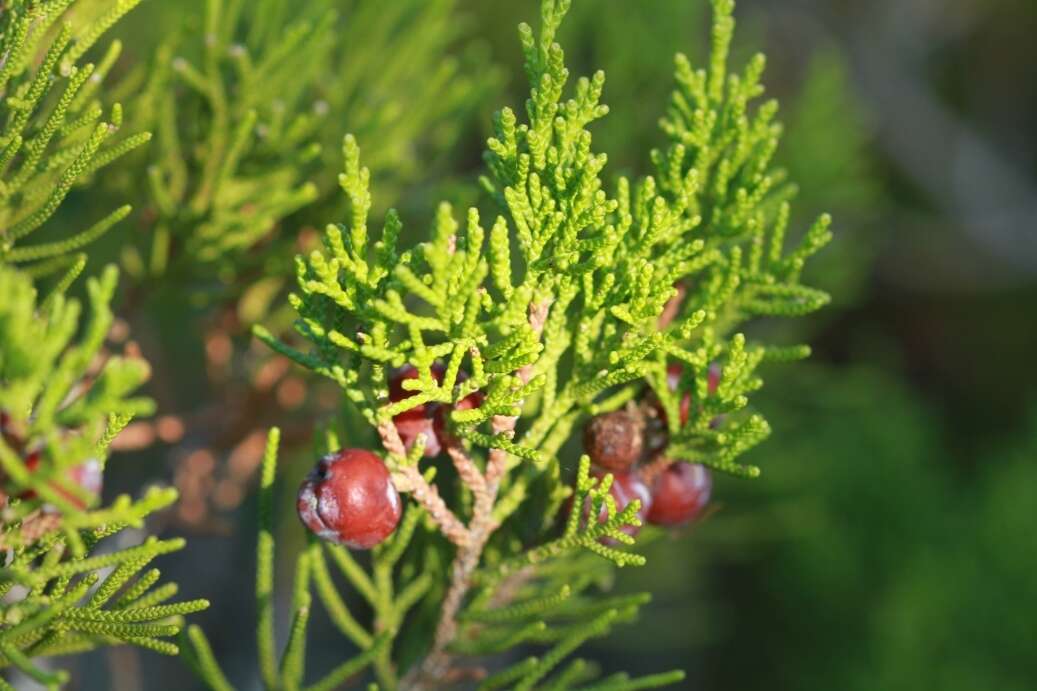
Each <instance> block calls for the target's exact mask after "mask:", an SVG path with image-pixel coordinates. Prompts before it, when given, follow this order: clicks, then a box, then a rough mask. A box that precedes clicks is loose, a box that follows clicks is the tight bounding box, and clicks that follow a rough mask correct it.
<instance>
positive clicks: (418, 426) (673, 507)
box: [297, 363, 720, 549]
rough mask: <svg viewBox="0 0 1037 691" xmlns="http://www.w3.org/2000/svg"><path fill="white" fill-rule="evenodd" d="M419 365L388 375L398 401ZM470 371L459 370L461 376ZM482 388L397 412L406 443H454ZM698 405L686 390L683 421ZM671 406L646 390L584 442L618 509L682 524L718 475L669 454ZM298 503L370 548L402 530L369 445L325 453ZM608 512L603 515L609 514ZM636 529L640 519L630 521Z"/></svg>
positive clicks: (327, 527) (326, 528) (331, 530)
mask: <svg viewBox="0 0 1037 691" xmlns="http://www.w3.org/2000/svg"><path fill="white" fill-rule="evenodd" d="M430 372H431V375H432V377H433V379H434V380H435V381H436V383H437V384H441V383H442V382H443V376H444V372H445V367H443V366H442V365H441V364H439V363H436V364H434V365H433V366H432V367H431V368H430ZM680 375H681V369H680V366H679V365H675V366H671V367H670V368H668V370H667V381H668V384H669V386H670V388H671V390H673V391H677V388H678V385H679V382H680ZM418 377H419V373H418V370H417V369H416V368H415V367H413V366H411V365H407V366H405V367H403V368H401V369H399V370H397V371H396V372H395V373H394V374H393V376H392V377H391V379H390V381H389V401H390V402H392V403H396V402H399V401H402V400H405V399H407V398H409V397H410V396H413V395H414V393H413V389H411V388H408V387H407V386H406V385H405V382H406V381H407V380H411V379H417V378H418ZM467 378H468V377H467V374H466V373H464V372H458V376H457V381H458V382H459V383H460V382H463V381H465V380H466V379H467ZM719 380H720V370H719V368H715V367H714V368H711V369H710V373H709V392H710V393H713V392H714V391H715V390H716V387H717V385H718V383H719ZM483 400H484V396H483V394H482V392H479V391H476V392H473V393H471V394H469V395H467V396H465V397H464V398H462V399H461V400H460V401H458V402H457V403H455V404H454V405H453V406H449V405H444V404H441V403H434V402H430V403H422V404H420V405H417V406H415V407H413V408H411V409H409V410H407V411H405V412H402V413H400V414H398V415H396V416H395V417H394V418H393V423H394V424H395V426H396V430H397V431H398V432H399V435H400V438H401V440H402V441H403V443H404V446H405V447H406V448H407V449H408V450H410V449H411V448H412V447H413V446H414V444H415V443H416V442H417V439H418V436H419V435H424V436H425V448H424V455H425V456H426V457H430V458H431V457H434V456H437V455H439V454H440V453H441V452H442V451H443V449H444V448H445V446H446V445H447V444H449V443H452V441H451V438H450V436H449V435H450V431H449V428H448V425H447V416H448V414H449V412H450V410H452V409H453V410H470V409H472V408H477V407H478V406H480V405H482V403H483ZM690 412H691V394H690V392H685V393H684V394H683V395H682V397H681V402H680V414H681V423H682V424H684V423H686V422H687V420H688V416H689V415H690ZM664 423H665V412H664V411H663V409H662V406H661V405H660V404H659V402H658V400H655V399H652V398H651V397H647V399H646V401H645V402H644V403H643V404H642V405H641V406H640V407H638V406H634V405H631V406H630V407H628V408H627V409H624V410H617V411H613V412H611V413H605V414H602V415H597V416H595V417H594V418H592V419H591V420H590V422H588V423H587V426H586V427H585V429H584V435H583V443H584V448H585V450H586V452H587V455H588V456H590V459H591V461H592V462H593V463H594V469H593V471H592V473H593V474H594V476H595V477H598V478H602V477H604V476H605V474H606V473H611V474H612V476H613V481H612V485H611V487H610V489H609V491H610V493H611V495H612V498H613V499H614V501H615V504H616V509H617V510H618V511H622V510H623V509H624V508H626V507H627V506H628V505H629V504H630V502H632V501H634V500H635V499H636V500H638V501H639V502H640V509H639V511H638V513H637V515H638V518H640V519H641V521H642V522H643V521H647V522H649V523H653V524H656V525H664V526H676V525H681V524H684V523H687V522H689V521H691V520H693V519H694V518H696V517H697V516H698V515H699V514H700V513H701V512H702V510H703V508H704V507H705V505H706V504H707V502H708V501H709V495H710V490H711V488H712V478H711V476H710V473H709V471H708V470H707V469H706V468H705V467H704V466H702V465H699V464H694V463H688V462H685V461H679V460H670V459H667V458H665V457H664V456H663V455H662V450H663V449H664V448H665V446H666V439H665V432H663V431H662V428H663V427H665V425H664ZM297 509H298V512H299V518H300V519H301V520H302V522H303V524H304V525H305V526H306V527H307V528H308V529H309V530H310V531H312V532H313V533H314V534H315V535H317V536H318V537H320V538H322V539H324V540H328V541H330V542H334V543H337V544H341V545H345V546H347V547H350V548H353V549H370V548H371V547H374V546H375V545H378V544H380V543H381V542H382V541H384V540H385V539H386V538H388V537H389V536H390V535H391V534H392V533H393V531H395V529H396V526H397V524H398V523H399V520H400V515H401V502H400V495H399V493H398V492H397V490H396V488H395V487H394V486H393V483H392V478H391V476H390V474H389V471H388V469H387V468H386V467H385V463H384V461H383V460H382V459H381V458H379V457H378V456H377V455H375V454H374V453H372V452H370V451H367V450H365V449H342V450H339V451H337V452H335V453H332V454H329V455H327V456H325V457H323V458H321V459H320V460H319V461H318V462H317V465H316V467H315V468H314V469H313V470H312V471H311V472H310V474H309V475H308V476H307V477H306V479H305V480H304V481H303V483H302V485H301V486H300V488H299V494H298V500H297ZM602 511H603V514H602V515H601V516H600V517H599V520H602V521H604V520H605V518H606V516H605V515H604V507H602ZM623 530H624V531H625V532H627V533H629V534H631V535H634V534H636V532H637V529H636V528H635V527H634V526H625V527H624V529H623Z"/></svg>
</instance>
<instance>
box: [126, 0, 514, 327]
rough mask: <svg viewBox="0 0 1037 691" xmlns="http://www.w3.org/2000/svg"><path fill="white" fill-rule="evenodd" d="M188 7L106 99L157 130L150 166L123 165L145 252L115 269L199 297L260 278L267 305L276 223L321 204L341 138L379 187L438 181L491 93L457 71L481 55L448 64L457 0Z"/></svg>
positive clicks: (276, 255)
mask: <svg viewBox="0 0 1037 691" xmlns="http://www.w3.org/2000/svg"><path fill="white" fill-rule="evenodd" d="M185 5H186V6H185V7H183V8H180V7H178V9H177V12H176V13H175V14H174V15H173V16H172V17H168V16H167V18H168V19H169V22H170V25H169V26H168V30H167V31H166V32H165V36H164V37H163V38H162V41H161V43H160V45H159V47H158V49H157V50H156V52H155V55H154V58H153V59H152V60H149V61H144V62H142V63H140V64H138V65H137V66H136V67H135V68H134V69H133V70H132V71H131V72H130V74H129V75H128V76H126V77H125V78H124V79H123V80H122V82H121V83H120V85H119V87H118V90H117V91H116V92H115V94H114V97H118V98H123V99H125V100H126V101H127V102H128V103H129V104H131V105H132V110H131V118H132V119H131V120H130V121H129V126H130V127H131V129H133V130H149V129H150V130H154V131H155V133H156V143H155V145H154V146H152V147H150V149H149V150H148V153H147V157H148V162H147V163H144V162H143V161H141V160H139V159H138V160H134V161H132V162H130V166H131V168H127V170H131V169H132V170H136V169H138V168H139V167H140V166H142V165H146V166H147V171H148V174H147V176H140V175H135V174H134V175H128V176H124V177H123V178H122V182H123V183H124V184H127V183H128V184H130V185H133V184H134V183H139V185H138V186H136V189H135V191H134V192H132V194H133V195H134V196H140V197H145V198H147V199H148V205H147V206H146V207H145V208H144V217H143V224H144V228H143V229H142V230H141V231H140V233H139V235H141V236H142V240H143V242H142V243H135V244H134V245H132V246H130V247H128V248H126V249H125V251H124V254H123V260H124V263H125V264H126V266H127V268H128V269H130V271H131V273H132V274H133V275H134V276H137V277H142V276H144V275H145V274H147V275H151V276H159V275H162V274H164V273H165V272H166V271H167V269H169V270H171V271H172V273H171V274H170V278H171V280H175V281H177V282H178V283H179V285H178V289H180V290H182V289H183V288H184V284H183V283H184V281H187V282H188V283H189V285H190V287H191V289H192V290H198V291H200V292H199V293H198V297H200V298H201V297H203V296H206V295H207V296H208V297H210V298H211V297H213V296H216V297H221V296H222V297H227V296H229V297H237V296H238V295H239V294H240V293H241V292H242V291H243V290H245V289H246V288H248V287H249V286H251V285H253V282H254V281H259V282H261V284H262V285H260V286H259V287H257V288H256V291H258V292H254V293H253V294H252V298H253V300H262V301H269V300H270V299H271V298H272V296H273V295H274V294H276V285H275V282H277V281H278V280H279V279H280V278H281V277H282V276H283V274H284V273H287V272H288V271H289V270H290V263H288V262H285V261H284V260H283V256H284V254H285V253H286V251H287V252H290V249H286V248H290V247H291V243H292V242H294V241H295V238H291V239H287V238H283V237H280V236H279V234H278V229H279V227H280V224H281V222H282V220H283V219H284V218H286V217H287V216H289V215H292V214H295V213H296V212H298V211H300V210H301V209H303V208H304V207H307V206H310V205H313V204H317V205H318V206H319V205H320V203H321V202H324V201H327V200H328V194H329V193H330V192H332V191H333V190H334V186H335V185H334V183H335V176H334V174H332V173H331V171H333V170H334V168H335V166H336V165H337V164H336V163H335V158H336V152H337V150H338V146H337V144H338V142H339V141H340V140H341V133H342V132H343V131H345V130H347V129H348V130H350V131H354V132H363V133H365V134H366V135H368V136H369V137H370V140H371V145H372V146H371V151H372V152H373V154H374V155H373V157H372V161H371V165H372V166H373V168H374V170H375V174H376V177H378V178H379V179H380V180H383V181H384V184H385V185H386V186H387V187H389V188H390V189H394V190H399V189H400V186H401V185H403V184H405V183H407V182H410V181H411V180H412V179H413V178H414V177H415V176H416V175H417V174H418V173H420V174H421V175H422V176H433V175H435V174H436V173H437V172H438V171H439V170H441V168H440V167H439V166H441V165H442V163H443V162H444V161H446V160H449V155H448V154H449V152H450V149H451V147H452V145H453V143H454V141H455V139H456V138H457V137H458V135H459V133H460V132H462V131H463V129H464V127H465V125H466V124H467V123H468V119H469V117H470V116H471V114H472V113H473V111H474V108H475V106H476V105H477V104H479V103H480V101H481V99H482V97H483V96H484V95H485V93H486V91H487V90H488V88H489V87H490V86H491V85H492V84H493V83H494V82H495V80H496V77H495V73H494V71H493V70H492V69H491V70H486V69H482V70H473V69H465V70H463V69H462V66H463V65H469V64H470V63H471V62H472V61H473V60H474V59H475V58H476V57H477V56H476V55H475V54H472V53H470V52H469V54H466V55H464V56H462V57H458V56H457V55H455V54H454V51H453V49H454V48H456V47H457V44H458V43H459V42H461V41H462V40H464V36H463V34H464V27H463V24H462V21H461V19H460V17H459V14H458V12H457V8H456V6H455V2H454V1H453V0H435V1H433V2H424V1H414V0H405V1H401V2H392V3H388V4H386V3H382V2H377V1H373V0H355V1H350V2H334V1H332V0H305V1H304V2H290V1H287V0H260V1H258V2H254V3H246V2H241V1H240V0H190V1H189V2H187V3H186V4H185ZM329 143H333V145H332V146H330V147H328V144H329ZM325 152H328V153H325ZM430 152H435V155H430ZM332 200H333V201H332V203H337V202H336V201H335V200H334V199H333V198H332ZM315 213H323V212H320V211H316V212H315ZM263 296H265V297H263ZM253 308H254V311H257V312H259V313H262V311H263V310H262V308H261V307H260V308H255V306H253Z"/></svg>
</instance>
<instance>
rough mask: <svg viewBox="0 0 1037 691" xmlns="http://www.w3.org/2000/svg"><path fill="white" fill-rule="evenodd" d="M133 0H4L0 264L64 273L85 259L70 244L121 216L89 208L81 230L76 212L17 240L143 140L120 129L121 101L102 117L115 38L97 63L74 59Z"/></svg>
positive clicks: (0, 21)
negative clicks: (66, 226)
mask: <svg viewBox="0 0 1037 691" xmlns="http://www.w3.org/2000/svg"><path fill="white" fill-rule="evenodd" d="M137 2H139V0H121V1H120V2H113V3H102V2H91V1H90V0H84V1H81V2H72V0H60V1H52V2H34V1H32V0H13V1H12V2H9V3H5V6H4V7H2V8H0V94H2V98H0V123H2V125H0V128H2V129H0V262H12V263H22V264H28V263H31V267H30V269H29V271H31V273H32V275H34V276H41V275H46V274H49V273H53V272H56V271H61V270H65V271H67V272H69V275H68V277H67V278H66V279H65V280H66V281H67V280H71V278H73V277H74V276H75V274H77V273H78V272H79V271H80V270H82V264H83V261H84V259H85V255H83V254H75V252H76V250H78V249H80V248H82V247H83V246H85V245H88V244H89V243H91V242H93V241H94V240H96V239H97V238H98V237H99V236H101V235H102V234H104V233H105V232H106V231H107V230H108V229H109V228H111V227H112V226H113V225H114V224H115V223H117V222H118V221H120V220H122V219H123V218H125V217H126V216H127V214H129V212H130V208H129V207H128V206H123V207H121V208H119V209H117V210H115V211H113V212H110V213H108V214H107V215H106V216H103V217H102V216H101V215H100V213H98V214H97V215H96V217H97V218H99V219H100V220H98V221H97V222H96V223H94V224H93V225H90V226H89V227H86V228H84V227H83V225H84V223H83V221H82V220H81V219H76V222H75V223H74V224H70V225H71V231H65V232H62V233H61V234H60V235H59V236H58V238H57V239H53V240H50V241H48V242H38V243H36V244H26V243H25V239H26V238H27V237H29V235H30V234H33V233H35V232H36V231H38V230H40V229H41V227H42V226H43V225H44V223H46V222H47V221H48V220H49V219H50V218H51V217H52V216H53V215H54V213H55V212H56V211H57V210H58V207H59V206H60V205H61V203H62V201H63V200H64V199H65V197H66V195H68V193H69V191H70V190H71V189H72V187H73V186H74V185H81V184H84V183H85V182H87V181H89V180H90V179H91V178H93V177H94V176H95V174H96V173H97V172H98V171H100V170H102V169H104V168H106V166H108V165H109V164H111V163H112V162H113V161H115V160H116V159H118V158H120V157H121V156H123V155H124V154H125V153H127V152H128V151H130V150H132V149H134V148H136V147H137V146H140V145H141V144H143V143H145V142H146V141H148V139H149V138H150V134H149V133H148V132H147V131H144V130H142V131H140V132H137V133H136V134H134V135H132V136H129V137H126V136H122V135H121V134H120V133H119V130H120V127H121V125H122V120H123V111H122V107H121V106H120V105H119V103H118V102H115V103H113V104H112V105H111V108H110V110H109V111H108V113H107V115H106V114H105V109H104V108H103V107H102V103H101V96H100V93H99V87H100V85H101V83H102V82H103V81H104V79H105V77H106V76H107V74H108V71H109V70H110V69H111V67H112V64H113V63H114V62H115V60H116V59H117V58H118V55H119V52H120V50H121V46H120V44H119V42H118V41H115V42H113V43H112V44H111V45H110V46H109V47H108V49H107V51H106V52H105V53H104V55H103V57H102V58H101V60H100V62H98V63H96V64H94V63H89V62H84V61H82V57H83V55H84V53H86V52H87V51H88V50H89V49H90V48H91V46H93V44H94V43H95V42H96V41H97V40H98V39H99V38H100V37H101V35H102V34H104V32H105V31H106V30H107V29H108V28H109V27H110V26H111V25H112V24H113V23H114V22H115V21H117V20H118V19H119V18H120V17H121V16H122V15H123V14H125V13H126V12H127V11H129V10H130V9H132V8H133V6H134V5H136V4H137ZM101 213H104V212H101Z"/></svg>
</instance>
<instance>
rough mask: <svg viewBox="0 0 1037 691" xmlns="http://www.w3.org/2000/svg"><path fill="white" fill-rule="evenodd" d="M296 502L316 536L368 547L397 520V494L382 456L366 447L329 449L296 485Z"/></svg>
mask: <svg viewBox="0 0 1037 691" xmlns="http://www.w3.org/2000/svg"><path fill="white" fill-rule="evenodd" d="M296 507H297V508H298V511H299V518H300V519H301V520H302V522H303V525H305V526H306V527H307V528H309V529H310V530H311V531H312V532H313V533H314V534H315V535H317V537H319V538H321V539H323V540H327V541H329V542H334V543H336V544H340V545H345V546H346V547H349V548H351V549H371V548H372V547H374V546H375V545H377V544H379V543H381V542H382V541H384V540H385V538H387V537H389V536H390V535H391V534H392V533H393V531H394V530H396V526H397V524H399V522H400V514H401V513H402V508H401V504H400V495H399V493H398V492H397V491H396V487H395V486H393V484H392V478H391V477H390V476H389V470H388V469H387V468H386V467H385V463H384V462H382V459H381V458H379V457H378V456H376V455H375V454H373V453H371V452H370V451H367V450H366V449H342V450H341V451H337V452H335V453H332V454H328V455H327V456H325V457H323V458H322V459H320V461H318V463H317V466H316V467H315V468H314V469H313V470H312V471H310V474H309V475H308V476H307V477H306V479H305V480H304V481H303V483H302V485H301V486H300V487H299V496H298V499H297V503H296Z"/></svg>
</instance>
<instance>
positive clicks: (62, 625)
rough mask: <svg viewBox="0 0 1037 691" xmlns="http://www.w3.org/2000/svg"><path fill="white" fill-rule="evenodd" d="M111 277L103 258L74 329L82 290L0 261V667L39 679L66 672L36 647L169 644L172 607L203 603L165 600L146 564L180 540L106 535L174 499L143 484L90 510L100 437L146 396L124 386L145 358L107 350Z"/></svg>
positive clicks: (104, 455) (101, 464)
mask: <svg viewBox="0 0 1037 691" xmlns="http://www.w3.org/2000/svg"><path fill="white" fill-rule="evenodd" d="M115 279H116V271H115V268H114V267H109V268H108V269H107V270H106V271H105V272H104V274H103V276H102V278H101V279H100V280H97V279H90V280H89V281H88V282H87V292H88V294H89V300H90V307H91V319H90V321H89V322H88V323H86V324H84V325H82V329H83V333H82V336H81V337H79V338H76V334H77V332H78V331H79V330H80V327H81V325H80V323H79V321H80V320H79V317H80V304H79V302H77V301H75V300H69V299H66V298H65V296H64V295H63V294H62V293H51V295H50V296H49V297H48V298H47V299H46V300H45V301H40V300H37V290H36V288H35V287H34V286H33V285H32V282H31V281H30V279H29V277H28V276H27V275H25V274H23V273H21V272H19V271H17V270H14V269H11V268H9V267H5V266H3V265H0V295H2V296H3V300H0V480H2V486H0V519H2V530H0V545H2V548H3V552H2V556H0V595H2V597H3V599H2V602H0V668H16V669H18V670H19V671H21V672H22V673H24V674H25V675H27V676H28V677H29V678H31V679H33V680H35V681H36V682H38V683H40V684H45V685H46V686H47V687H48V688H56V687H57V686H58V685H60V684H62V683H64V682H65V681H67V680H68V676H67V674H65V673H64V672H53V671H49V670H48V669H47V667H46V666H41V665H40V663H39V659H40V658H46V657H49V656H52V655H62V654H67V653H72V652H82V651H84V650H89V649H91V648H94V647H98V646H105V645H114V644H119V643H129V644H132V645H137V646H141V647H144V648H147V649H149V650H154V651H156V652H160V653H164V654H167V655H176V654H177V652H178V649H177V646H176V645H174V644H172V643H170V642H169V641H168V640H163V639H165V638H168V637H169V636H173V635H175V634H176V633H177V632H178V630H179V624H178V618H179V617H180V616H181V615H184V614H187V613H190V612H195V611H198V610H199V609H204V608H205V607H206V606H208V603H207V602H206V601H204V600H192V601H188V602H181V603H176V604H164V602H165V601H166V600H168V599H169V598H170V597H172V596H173V595H174V594H175V593H176V585H175V584H166V585H163V586H160V587H159V588H156V589H152V586H153V585H154V584H155V583H156V582H157V581H158V579H159V573H158V571H157V570H150V571H147V572H143V569H144V568H145V567H146V566H148V564H149V563H150V562H151V561H152V560H153V559H154V558H155V557H157V556H159V555H161V554H165V553H167V552H172V551H175V550H178V549H180V548H182V547H183V540H168V541H158V540H156V539H155V538H148V539H147V540H146V541H145V542H144V543H143V544H141V545H138V546H135V547H122V548H118V547H116V548H115V549H113V546H112V545H111V544H110V542H108V541H105V540H104V538H107V537H109V536H112V535H114V534H116V533H118V532H119V531H121V530H122V529H124V528H127V527H131V526H132V527H141V526H142V525H143V521H144V519H145V518H146V517H147V516H148V515H149V514H151V513H153V512H155V511H157V510H159V509H162V508H165V507H167V506H169V504H171V503H172V502H173V501H175V500H176V492H175V491H174V490H170V489H160V488H153V489H151V490H150V491H148V492H147V493H146V494H145V495H144V496H143V497H142V498H140V499H139V500H136V501H135V500H133V499H131V498H130V497H129V496H126V495H123V496H120V497H118V498H117V499H116V500H115V501H114V502H112V503H111V504H110V505H109V506H105V507H97V508H95V507H96V505H97V504H98V503H99V496H98V495H99V493H100V489H101V488H100V483H101V477H102V474H103V472H104V468H105V465H106V462H107V460H108V451H109V448H108V447H109V444H110V443H111V442H112V440H113V439H114V438H115V437H116V435H118V433H119V432H120V431H121V430H122V429H123V428H124V427H125V425H126V423H127V422H128V421H129V420H130V418H132V417H133V416H134V415H136V414H141V413H148V412H150V411H151V408H152V404H151V401H150V400H147V399H144V398H136V397H132V395H131V394H132V393H133V391H134V390H135V389H137V388H138V387H139V386H140V384H141V383H142V381H143V380H144V379H145V378H146V377H147V373H148V367H147V364H146V363H145V362H144V361H142V360H140V359H134V358H122V357H117V356H112V355H111V354H109V353H107V352H104V348H103V346H104V339H105V335H106V334H107V333H108V329H109V327H110V326H111V321H112V313H111V310H110V308H109V302H110V301H111V298H112V293H113V291H114V290H115ZM108 569H111V570H108ZM0 688H5V689H6V688H10V687H9V686H8V685H7V684H6V682H3V681H0Z"/></svg>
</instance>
